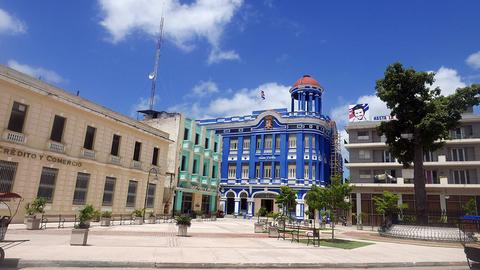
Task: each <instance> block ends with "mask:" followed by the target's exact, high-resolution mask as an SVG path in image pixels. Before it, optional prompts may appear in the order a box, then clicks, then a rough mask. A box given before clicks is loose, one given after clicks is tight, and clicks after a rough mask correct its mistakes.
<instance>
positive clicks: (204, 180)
mask: <svg viewBox="0 0 480 270" xmlns="http://www.w3.org/2000/svg"><path fill="white" fill-rule="evenodd" d="M200 183H202V185H208V176H200Z"/></svg>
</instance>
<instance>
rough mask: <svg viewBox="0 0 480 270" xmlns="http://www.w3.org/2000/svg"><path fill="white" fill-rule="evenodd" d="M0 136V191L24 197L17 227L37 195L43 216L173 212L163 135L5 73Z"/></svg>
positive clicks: (1, 70)
mask: <svg viewBox="0 0 480 270" xmlns="http://www.w3.org/2000/svg"><path fill="white" fill-rule="evenodd" d="M0 132H1V139H0V192H9V191H11V192H16V193H19V194H20V195H21V196H22V197H23V198H24V201H23V203H22V205H21V206H20V211H19V213H18V215H17V217H16V219H15V221H20V220H22V219H23V216H24V213H25V210H24V205H25V204H26V203H27V202H30V201H32V200H33V199H35V198H36V197H37V196H41V197H45V198H46V199H47V201H48V204H47V207H46V214H49V215H56V214H75V213H76V212H77V211H78V209H80V208H82V207H83V206H84V205H85V204H92V205H93V206H94V207H95V208H96V209H99V210H102V211H106V210H108V211H112V212H113V214H128V213H131V212H132V211H133V210H134V209H138V208H143V207H144V204H145V201H146V204H147V212H148V211H153V212H155V213H156V214H163V213H165V212H168V211H169V209H166V208H169V207H171V205H172V204H171V202H170V203H168V201H169V200H170V199H171V198H172V197H173V196H172V194H167V193H172V192H173V189H166V188H165V181H169V180H168V179H169V178H170V176H167V175H166V169H167V159H168V158H169V157H168V146H169V144H170V143H172V141H171V140H169V138H168V137H169V136H168V134H167V133H165V132H162V131H160V130H158V129H155V128H152V127H150V126H148V125H146V124H144V123H141V122H139V121H135V120H133V119H130V118H128V117H126V116H123V115H121V114H118V113H115V112H113V111H111V110H109V109H106V108H104V107H102V106H99V105H97V104H94V103H92V102H89V101H87V100H85V99H83V98H81V97H78V96H75V95H72V94H69V93H67V92H65V91H63V90H61V89H58V88H56V87H53V86H51V85H48V84H46V83H43V82H41V81H39V80H36V79H33V78H31V77H29V76H27V75H24V74H22V73H20V72H17V71H14V70H12V69H9V68H7V67H4V66H0ZM172 158H174V157H172ZM152 168H155V169H152ZM149 171H151V174H150V176H149ZM155 171H157V172H158V173H155ZM147 181H148V182H149V187H148V195H147V200H145V196H146V194H147ZM4 212H5V209H0V215H3V214H5V213H4Z"/></svg>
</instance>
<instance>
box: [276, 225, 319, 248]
mask: <svg viewBox="0 0 480 270" xmlns="http://www.w3.org/2000/svg"><path fill="white" fill-rule="evenodd" d="M288 236H290V239H291V241H292V242H293V241H296V242H300V240H303V239H305V240H307V246H308V245H309V244H310V243H312V244H313V245H314V246H320V229H319V228H314V227H313V226H311V225H310V224H308V225H307V226H305V225H302V224H301V223H290V224H285V226H284V227H283V228H279V229H278V237H277V239H280V238H282V239H283V240H285V239H286V238H289V237H288Z"/></svg>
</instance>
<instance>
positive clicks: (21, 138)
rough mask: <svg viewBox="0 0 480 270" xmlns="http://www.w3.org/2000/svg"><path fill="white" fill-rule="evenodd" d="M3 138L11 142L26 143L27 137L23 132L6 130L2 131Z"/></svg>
mask: <svg viewBox="0 0 480 270" xmlns="http://www.w3.org/2000/svg"><path fill="white" fill-rule="evenodd" d="M3 139H4V140H6V141H9V142H13V143H19V144H25V143H27V137H26V136H25V134H23V133H18V132H14V131H11V130H6V131H5V132H4V133H3Z"/></svg>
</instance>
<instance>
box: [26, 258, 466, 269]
mask: <svg viewBox="0 0 480 270" xmlns="http://www.w3.org/2000/svg"><path fill="white" fill-rule="evenodd" d="M438 266H442V267H446V266H467V263H466V262H463V261H462V262H386V263H176V262H171V263H169V262H161V263H158V262H112V261H61V260H59V261H54V260H19V261H18V264H17V267H19V268H25V267H91V268H100V267H102V268H186V269H189V268H197V269H207V268H209V269H225V268H229V269H232V268H233V269H259V268H282V269H291V268H297V269H318V268H388V267H392V268H393V267H405V268H407V267H438Z"/></svg>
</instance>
